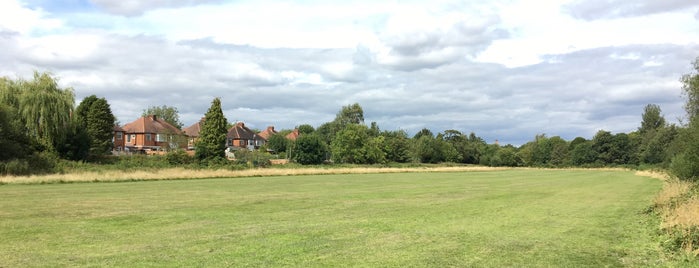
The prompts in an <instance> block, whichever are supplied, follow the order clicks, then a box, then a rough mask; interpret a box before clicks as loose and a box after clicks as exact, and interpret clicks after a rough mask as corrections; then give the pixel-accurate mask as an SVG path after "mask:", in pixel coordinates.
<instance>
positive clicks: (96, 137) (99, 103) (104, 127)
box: [76, 95, 116, 155]
mask: <svg viewBox="0 0 699 268" xmlns="http://www.w3.org/2000/svg"><path fill="white" fill-rule="evenodd" d="M84 106H86V107H84ZM76 110H77V111H79V112H80V113H78V114H77V116H76V122H77V123H76V124H77V125H78V126H79V127H84V129H85V130H86V132H87V138H88V143H89V146H90V147H89V148H90V149H89V151H90V154H91V155H105V154H108V153H109V152H110V151H111V150H112V148H113V143H112V138H113V135H114V122H115V120H116V119H115V118H114V115H113V114H112V109H111V108H110V107H109V103H107V100H106V99H105V98H97V96H95V95H92V96H89V97H86V98H85V99H84V100H83V102H81V103H80V105H79V106H78V108H77V109H76Z"/></svg>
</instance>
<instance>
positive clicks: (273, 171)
mask: <svg viewBox="0 0 699 268" xmlns="http://www.w3.org/2000/svg"><path fill="white" fill-rule="evenodd" d="M506 169H509V168H494V167H481V166H468V167H416V168H380V167H376V168H371V167H368V168H289V169H285V168H268V169H246V170H206V169H201V170H195V169H184V168H169V169H160V170H153V171H131V172H123V171H101V172H79V173H68V174H49V175H38V176H3V177H0V183H2V184H41V183H70V182H118V181H145V180H174V179H206V178H240V177H263V176H294V175H326V174H367V173H405V172H459V171H494V170H506Z"/></svg>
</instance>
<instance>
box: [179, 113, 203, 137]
mask: <svg viewBox="0 0 699 268" xmlns="http://www.w3.org/2000/svg"><path fill="white" fill-rule="evenodd" d="M204 120H206V118H205V117H202V118H201V120H199V122H196V123H194V125H191V126H188V127H186V128H184V129H182V131H184V133H185V134H187V136H190V137H199V132H200V131H201V126H202V125H203V124H204Z"/></svg>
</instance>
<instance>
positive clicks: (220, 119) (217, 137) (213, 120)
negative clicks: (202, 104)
mask: <svg viewBox="0 0 699 268" xmlns="http://www.w3.org/2000/svg"><path fill="white" fill-rule="evenodd" d="M205 118H206V119H205V120H204V122H203V124H202V126H201V131H200V132H199V140H198V141H197V144H196V152H195V155H196V157H197V159H199V160H212V159H223V158H225V150H226V134H228V129H227V128H226V127H227V126H228V120H227V119H226V117H225V116H224V115H223V110H222V109H221V99H219V98H215V99H214V100H213V101H212V102H211V107H209V110H208V111H207V112H206V115H205Z"/></svg>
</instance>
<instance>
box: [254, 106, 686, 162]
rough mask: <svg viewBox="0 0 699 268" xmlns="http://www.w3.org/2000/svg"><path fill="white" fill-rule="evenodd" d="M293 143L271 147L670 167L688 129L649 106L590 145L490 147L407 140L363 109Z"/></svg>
mask: <svg viewBox="0 0 699 268" xmlns="http://www.w3.org/2000/svg"><path fill="white" fill-rule="evenodd" d="M300 129H303V131H300V133H301V136H300V137H299V139H298V140H297V141H296V142H293V141H286V139H284V138H283V137H284V135H286V133H288V132H285V131H282V132H280V133H278V134H276V135H274V136H272V137H271V138H270V141H269V143H268V145H267V146H268V147H269V148H270V149H272V150H273V151H276V152H281V153H284V154H289V156H290V158H292V159H295V160H296V161H297V162H299V163H301V164H319V163H322V162H323V161H329V162H333V163H348V164H385V163H391V162H397V163H406V162H416V163H443V162H450V163H462V164H476V165H486V166H511V167H519V166H528V167H572V166H578V167H603V166H637V165H647V166H657V167H669V165H670V164H671V162H672V159H673V156H674V155H676V154H677V153H678V152H679V151H681V150H682V148H683V146H684V145H683V141H682V140H681V139H678V137H680V136H681V135H680V134H681V132H683V131H686V129H685V128H683V127H678V126H676V125H672V124H667V123H666V120H665V118H664V117H663V116H662V114H661V109H660V107H659V106H657V105H654V104H649V105H647V106H646V107H645V110H644V112H643V114H642V121H641V124H640V127H639V128H638V130H636V131H634V132H631V133H616V134H613V133H611V132H609V131H605V130H600V131H599V132H597V134H596V135H595V136H594V137H592V139H589V140H588V139H585V138H583V137H577V138H575V139H573V140H571V141H566V140H565V139H563V138H561V137H559V136H553V137H547V136H546V135H544V134H540V135H536V136H535V137H534V139H533V140H532V141H530V142H527V143H526V144H524V145H522V146H518V147H517V146H513V145H504V146H502V145H500V144H497V143H494V144H488V143H487V142H486V141H485V140H484V139H482V138H481V137H478V136H477V135H476V134H475V133H473V132H470V133H464V132H461V131H459V130H454V129H450V130H445V131H443V132H439V133H437V134H434V133H433V132H432V131H431V130H429V129H426V128H425V129H422V130H420V131H419V132H418V133H416V134H415V135H414V136H412V137H410V136H408V134H407V133H406V132H405V131H402V130H394V131H382V130H380V129H379V126H378V125H377V124H376V123H375V122H372V123H371V124H370V125H366V124H365V123H364V114H363V110H362V108H361V106H360V105H359V104H352V105H348V106H345V107H342V109H341V110H340V111H339V112H338V114H337V116H336V118H335V120H333V121H331V122H327V123H324V124H322V125H321V126H319V127H318V129H313V127H311V126H309V125H304V126H302V127H301V128H300Z"/></svg>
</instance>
